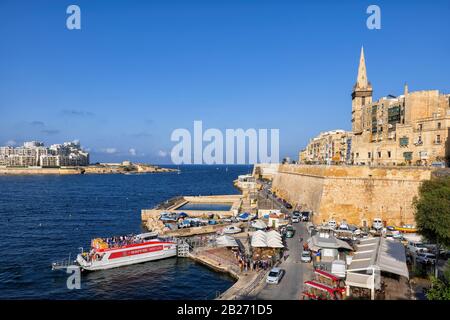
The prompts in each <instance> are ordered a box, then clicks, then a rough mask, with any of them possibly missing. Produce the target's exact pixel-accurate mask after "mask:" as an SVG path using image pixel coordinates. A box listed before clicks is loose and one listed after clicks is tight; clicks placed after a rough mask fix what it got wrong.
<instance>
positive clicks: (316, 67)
mask: <svg viewBox="0 0 450 320" xmlns="http://www.w3.org/2000/svg"><path fill="white" fill-rule="evenodd" d="M70 4H77V5H79V6H80V8H81V19H82V22H81V24H82V29H81V30H72V31H70V30H68V29H67V28H66V18H67V16H68V15H67V14H66V8H67V6H68V5H70ZM370 4H377V5H379V6H380V8H381V26H382V28H381V30H369V29H367V27H366V19H367V17H368V15H367V14H366V8H367V7H368V6H369V5H370ZM449 13H450V2H449V1H433V2H430V1H428V2H427V1H363V0H356V1H350V0H348V1H256V0H253V1H252V0H247V1H244V0H242V1H233V0H226V1H219V0H217V1H212V0H209V1H181V0H180V1H171V0H164V1H99V0H89V1H81V0H72V1H62V0H61V1H55V0H54V1H44V0H42V1H29V2H26V1H18V0H14V1H5V0H1V1H0V26H1V27H0V39H2V40H1V45H0V128H1V129H0V144H1V145H3V144H5V143H7V142H8V141H15V142H16V143H21V142H23V141H24V140H42V141H44V142H45V143H46V144H51V143H57V142H62V141H67V140H73V139H79V140H81V143H82V145H83V146H85V147H87V148H89V149H90V151H91V154H92V155H91V158H92V160H93V161H114V160H122V159H131V160H135V161H149V162H154V163H169V162H170V158H169V157H168V156H167V153H168V152H170V150H171V148H172V147H173V145H174V143H173V142H171V141H170V134H171V132H172V131H173V130H174V129H176V128H188V129H192V127H193V121H194V120H202V121H203V126H204V127H205V128H219V129H223V130H224V129H225V128H268V129H270V128H279V129H280V156H282V157H283V156H286V155H289V156H291V157H293V158H296V157H297V153H298V151H299V150H300V149H301V148H302V147H304V146H305V145H306V143H307V142H308V140H309V138H311V137H313V136H314V135H316V134H318V133H319V132H320V131H325V130H331V129H336V128H341V129H350V128H351V123H350V116H351V114H350V112H351V98H350V93H351V88H352V86H353V84H354V82H355V79H356V74H357V67H358V65H357V64H358V59H359V52H360V47H361V45H364V49H365V55H366V63H367V70H368V77H369V80H370V81H371V82H372V85H373V88H374V98H379V97H381V96H385V95H388V94H394V95H398V94H401V93H402V91H403V85H404V83H405V82H407V83H408V84H409V89H410V91H414V90H426V89H439V90H440V91H443V92H445V93H450V88H449V86H450V62H449V59H448V58H449V52H450V44H449V41H448V40H449V31H450V19H449V18H448V15H449ZM130 149H134V150H135V155H132V154H130V152H129V150H130ZM133 153H134V152H133Z"/></svg>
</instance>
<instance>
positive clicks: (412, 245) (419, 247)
mask: <svg viewBox="0 0 450 320" xmlns="http://www.w3.org/2000/svg"><path fill="white" fill-rule="evenodd" d="M406 248H407V249H408V251H409V252H411V253H413V254H416V253H421V252H428V248H427V247H425V245H424V244H423V243H422V242H415V241H408V245H407V247H406Z"/></svg>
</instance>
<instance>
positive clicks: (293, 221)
mask: <svg viewBox="0 0 450 320" xmlns="http://www.w3.org/2000/svg"><path fill="white" fill-rule="evenodd" d="M299 222H300V219H299V218H298V217H293V218H292V223H299Z"/></svg>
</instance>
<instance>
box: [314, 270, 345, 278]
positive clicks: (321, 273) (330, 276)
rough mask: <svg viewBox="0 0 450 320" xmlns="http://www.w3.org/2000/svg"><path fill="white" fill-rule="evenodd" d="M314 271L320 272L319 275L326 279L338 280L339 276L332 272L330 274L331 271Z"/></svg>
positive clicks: (315, 271)
mask: <svg viewBox="0 0 450 320" xmlns="http://www.w3.org/2000/svg"><path fill="white" fill-rule="evenodd" d="M314 273H317V274H320V275H321V276H323V277H325V278H328V279H331V280H333V281H338V280H339V278H338V277H336V276H335V275H334V274H331V273H328V272H325V271H322V270H319V269H315V270H314Z"/></svg>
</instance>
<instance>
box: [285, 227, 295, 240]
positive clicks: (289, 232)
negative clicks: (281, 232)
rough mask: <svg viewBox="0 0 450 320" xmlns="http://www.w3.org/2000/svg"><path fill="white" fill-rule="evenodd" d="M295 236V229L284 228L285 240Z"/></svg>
mask: <svg viewBox="0 0 450 320" xmlns="http://www.w3.org/2000/svg"><path fill="white" fill-rule="evenodd" d="M294 234H295V229H294V227H293V226H292V225H288V226H287V227H286V238H292V237H293V236H294Z"/></svg>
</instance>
